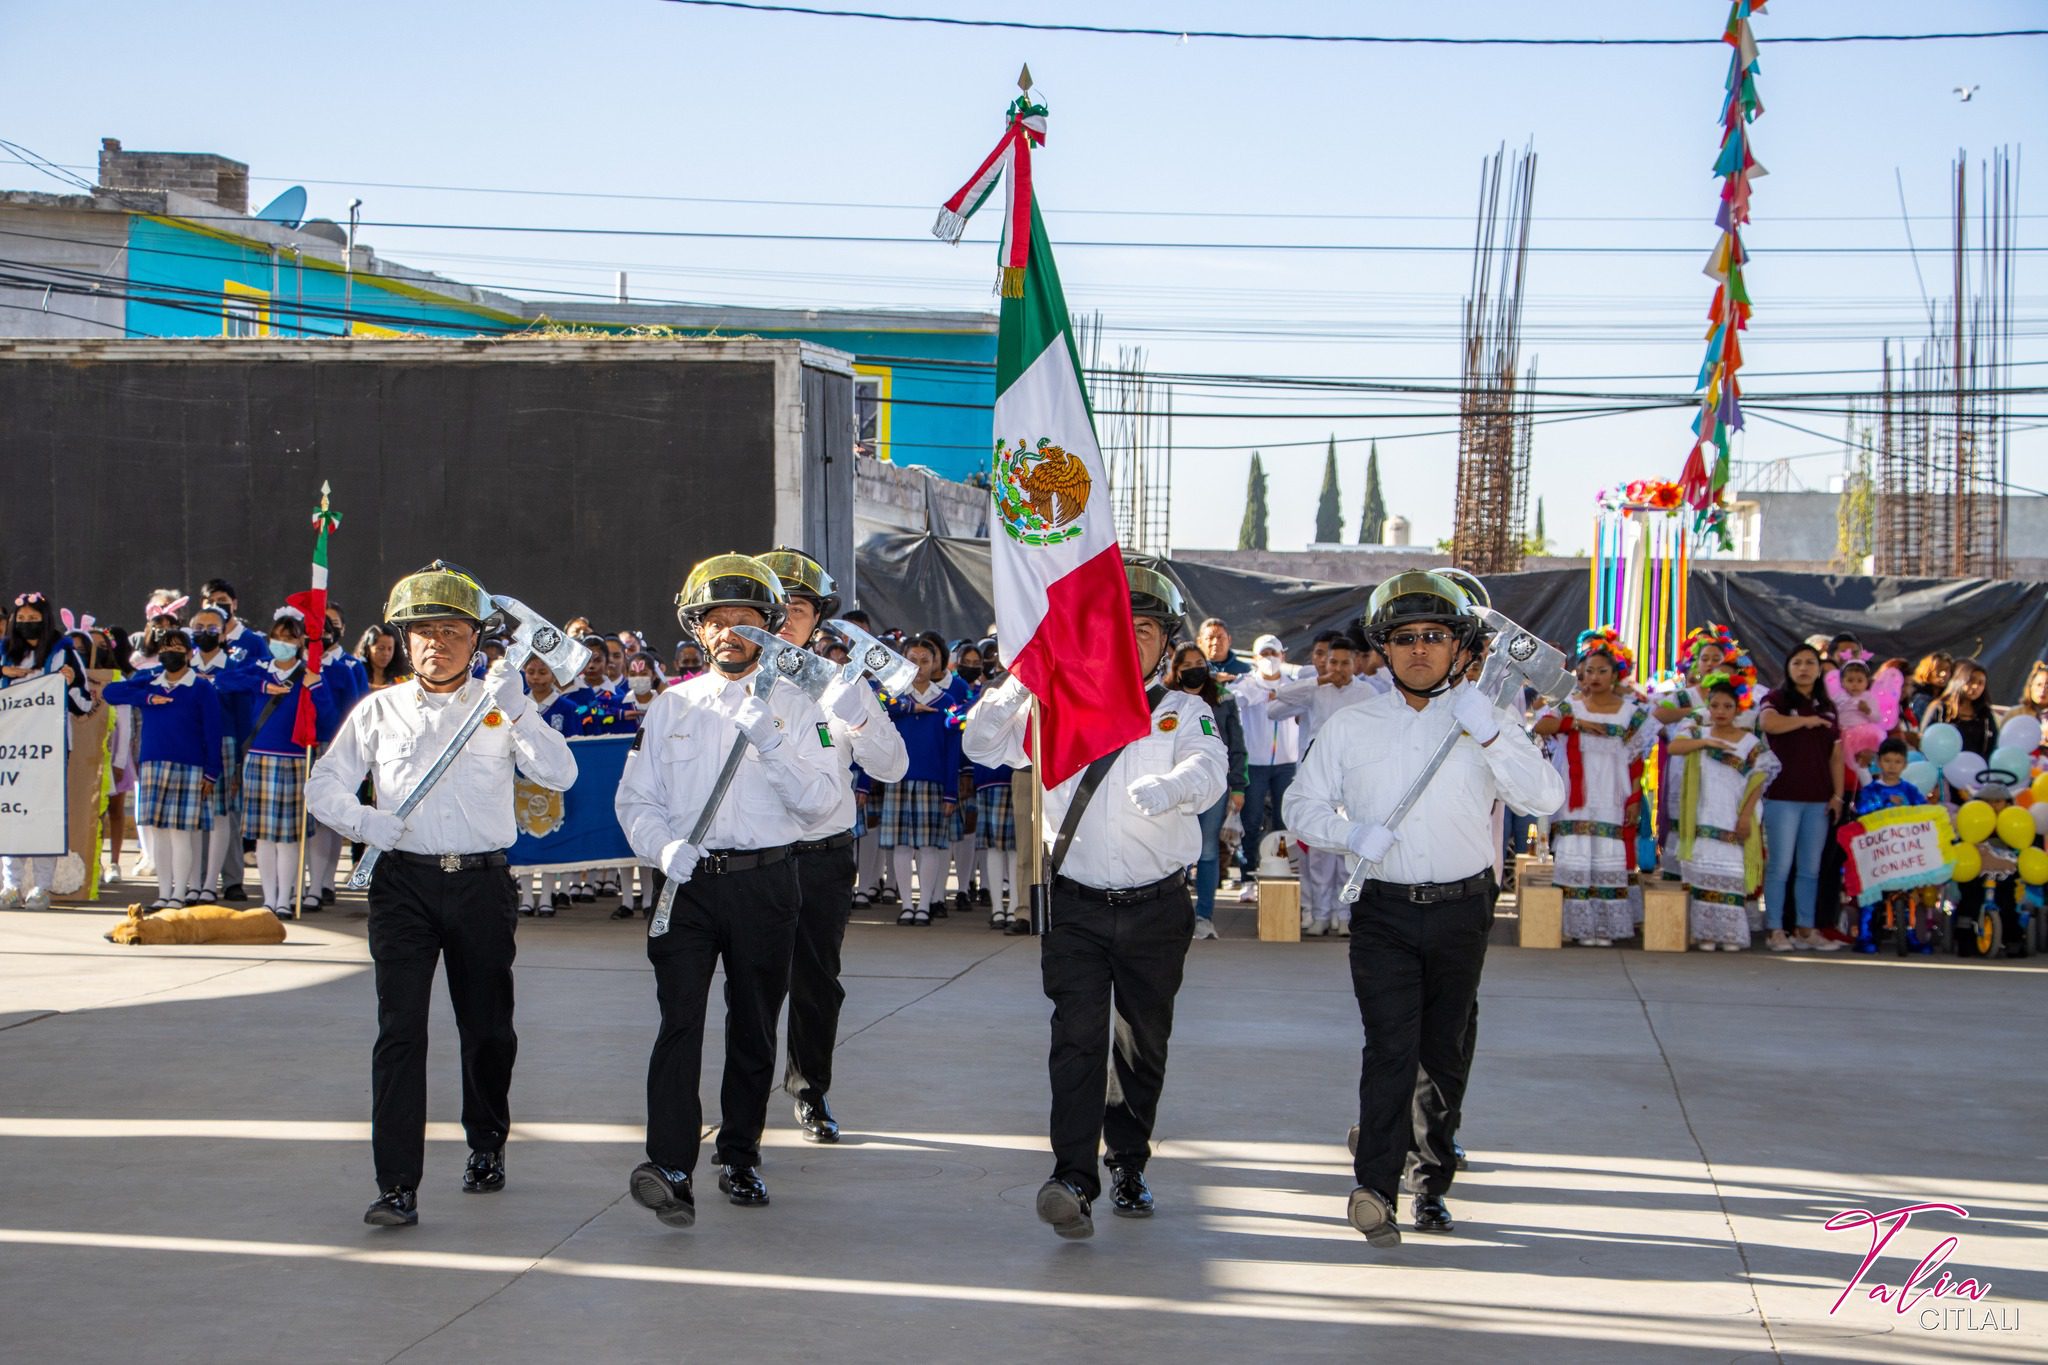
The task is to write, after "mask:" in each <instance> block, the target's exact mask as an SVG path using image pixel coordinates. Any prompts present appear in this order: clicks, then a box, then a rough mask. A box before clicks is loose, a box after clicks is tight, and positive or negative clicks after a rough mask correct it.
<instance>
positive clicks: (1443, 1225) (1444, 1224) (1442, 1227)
mask: <svg viewBox="0 0 2048 1365" xmlns="http://www.w3.org/2000/svg"><path fill="white" fill-rule="evenodd" d="M1456 1226H1457V1224H1456V1223H1453V1222H1452V1221H1451V1211H1450V1209H1449V1208H1447V1207H1446V1206H1445V1204H1444V1197H1443V1196H1442V1195H1440V1194H1418V1195H1416V1196H1415V1230H1416V1231H1417V1232H1449V1231H1450V1230H1451V1229H1453V1228H1455V1227H1456Z"/></svg>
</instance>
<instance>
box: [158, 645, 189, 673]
mask: <svg viewBox="0 0 2048 1365" xmlns="http://www.w3.org/2000/svg"><path fill="white" fill-rule="evenodd" d="M188 657H190V656H188V655H187V654H186V653H185V651H184V650H182V649H167V650H165V651H164V652H163V653H161V654H159V655H157V656H156V661H157V662H158V663H160V664H162V665H163V666H164V672H166V673H176V672H178V671H180V670H181V669H183V668H184V667H185V660H186V659H187V658H188Z"/></svg>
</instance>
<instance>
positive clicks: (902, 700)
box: [889, 674, 973, 798]
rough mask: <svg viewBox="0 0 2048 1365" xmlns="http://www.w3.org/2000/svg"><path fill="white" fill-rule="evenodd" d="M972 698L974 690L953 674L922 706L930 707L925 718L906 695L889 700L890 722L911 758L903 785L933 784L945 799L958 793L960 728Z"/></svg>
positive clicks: (904, 775) (915, 703)
mask: <svg viewBox="0 0 2048 1365" xmlns="http://www.w3.org/2000/svg"><path fill="white" fill-rule="evenodd" d="M972 696H973V689H972V688H970V687H968V685H967V684H966V683H964V682H962V681H961V680H960V678H959V676H958V675H957V674H955V675H951V676H950V677H949V678H948V680H947V683H946V686H945V687H944V688H943V689H942V690H941V692H940V694H939V695H938V696H937V697H935V698H933V699H931V700H930V701H927V702H925V703H923V704H924V705H926V706H929V707H931V708H932V710H931V713H930V714H928V715H919V714H917V713H916V711H915V709H914V708H915V707H916V706H917V705H918V703H917V702H915V701H913V700H912V699H911V698H910V697H908V696H903V697H891V698H889V719H890V720H892V721H894V722H895V723H896V730H897V733H899V734H901V735H902V736H903V747H904V749H905V750H907V751H908V752H909V755H910V766H909V767H908V768H907V769H905V770H904V773H903V780H904V781H905V782H936V783H938V784H939V786H940V787H941V788H943V789H944V791H945V793H946V795H947V797H948V798H951V797H953V796H954V795H955V794H956V793H957V792H958V791H959V789H960V765H961V761H962V760H961V753H960V726H961V720H962V717H964V716H965V715H966V713H967V706H968V704H969V702H970V701H971V699H972Z"/></svg>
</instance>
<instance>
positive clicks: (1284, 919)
mask: <svg viewBox="0 0 2048 1365" xmlns="http://www.w3.org/2000/svg"><path fill="white" fill-rule="evenodd" d="M1259 941H1260V942H1261V943H1299V942H1301V883H1300V882H1299V881H1298V880H1296V879H1295V878H1293V877H1261V878H1259Z"/></svg>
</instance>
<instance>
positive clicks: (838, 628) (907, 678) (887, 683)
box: [825, 616, 917, 697]
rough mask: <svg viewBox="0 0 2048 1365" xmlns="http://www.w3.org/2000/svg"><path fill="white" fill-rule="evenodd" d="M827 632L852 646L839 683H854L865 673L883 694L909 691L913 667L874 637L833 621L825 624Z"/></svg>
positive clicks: (847, 624) (911, 683)
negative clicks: (845, 640)
mask: <svg viewBox="0 0 2048 1365" xmlns="http://www.w3.org/2000/svg"><path fill="white" fill-rule="evenodd" d="M825 628H826V629H827V630H831V631H834V632H836V633H838V634H840V635H843V636H845V637H846V639H847V640H848V642H849V643H851V644H852V645H853V653H852V657H851V658H849V659H848V660H847V661H846V665H845V667H844V668H842V669H840V671H839V677H840V680H841V681H843V682H848V683H851V682H856V681H858V680H859V678H860V675H861V674H863V673H865V674H867V675H868V676H869V677H871V678H873V679H874V680H875V683H876V685H877V686H879V687H880V688H881V689H882V690H883V691H884V692H887V693H888V694H889V695H890V696H892V697H900V696H902V695H904V694H905V693H907V692H908V691H910V689H911V686H912V685H913V684H915V683H916V682H917V665H916V664H914V663H912V662H910V660H908V659H906V658H904V657H903V656H902V655H901V654H898V653H897V652H896V651H895V650H893V649H891V648H889V646H887V645H885V644H883V643H882V642H881V641H880V640H877V639H876V638H875V637H874V636H872V635H870V634H868V633H867V632H866V631H864V630H862V629H861V628H860V627H859V626H857V625H855V624H854V623H853V622H851V621H845V620H841V619H840V618H838V617H836V616H835V617H833V618H832V619H831V620H830V621H827V622H826V623H825Z"/></svg>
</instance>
